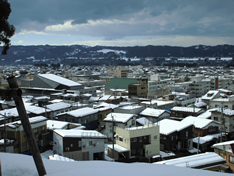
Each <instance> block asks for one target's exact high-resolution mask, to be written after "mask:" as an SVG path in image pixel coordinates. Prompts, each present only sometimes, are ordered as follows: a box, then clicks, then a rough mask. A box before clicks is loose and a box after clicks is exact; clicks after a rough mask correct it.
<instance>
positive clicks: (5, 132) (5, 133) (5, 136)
mask: <svg viewBox="0 0 234 176" xmlns="http://www.w3.org/2000/svg"><path fill="white" fill-rule="evenodd" d="M6 138H7V131H6V113H5V116H4V152H5V153H6V142H7V139H6Z"/></svg>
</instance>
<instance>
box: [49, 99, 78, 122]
mask: <svg viewBox="0 0 234 176" xmlns="http://www.w3.org/2000/svg"><path fill="white" fill-rule="evenodd" d="M45 108H46V113H47V114H48V115H49V116H47V117H48V119H54V118H55V117H56V115H57V114H60V113H64V112H68V111H71V110H73V109H74V108H75V107H73V106H72V105H71V104H69V103H64V102H60V103H53V104H49V105H46V106H45Z"/></svg>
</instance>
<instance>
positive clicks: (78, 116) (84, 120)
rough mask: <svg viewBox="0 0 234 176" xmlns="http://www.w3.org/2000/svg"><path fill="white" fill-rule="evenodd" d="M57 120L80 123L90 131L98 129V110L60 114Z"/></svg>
mask: <svg viewBox="0 0 234 176" xmlns="http://www.w3.org/2000/svg"><path fill="white" fill-rule="evenodd" d="M55 119H57V120H59V121H66V122H74V123H80V124H82V125H83V126H85V127H86V128H87V129H88V130H95V129H98V110H97V109H93V108H89V107H85V108H80V109H77V110H72V111H69V112H64V113H61V114H58V115H57V116H56V117H55Z"/></svg>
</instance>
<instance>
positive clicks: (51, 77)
mask: <svg viewBox="0 0 234 176" xmlns="http://www.w3.org/2000/svg"><path fill="white" fill-rule="evenodd" d="M38 75H39V76H41V77H43V78H46V79H49V80H52V81H56V82H58V83H60V84H64V85H67V86H80V85H82V84H80V83H78V82H75V81H72V80H69V79H66V78H63V77H61V76H57V75H54V74H38Z"/></svg>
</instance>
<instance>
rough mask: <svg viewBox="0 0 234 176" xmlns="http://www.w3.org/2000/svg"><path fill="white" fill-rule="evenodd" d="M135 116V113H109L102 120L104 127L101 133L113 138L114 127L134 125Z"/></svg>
mask: <svg viewBox="0 0 234 176" xmlns="http://www.w3.org/2000/svg"><path fill="white" fill-rule="evenodd" d="M136 118H137V115H136V114H126V113H125V114H124V113H110V114H108V115H107V116H106V118H105V119H104V120H103V122H104V123H105V129H103V131H102V133H103V134H105V135H106V136H107V137H108V138H109V139H113V133H115V127H119V128H123V129H125V128H131V127H136ZM113 125H114V126H113ZM113 130H114V131H113Z"/></svg>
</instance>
